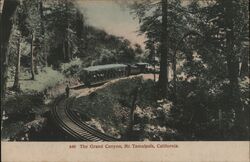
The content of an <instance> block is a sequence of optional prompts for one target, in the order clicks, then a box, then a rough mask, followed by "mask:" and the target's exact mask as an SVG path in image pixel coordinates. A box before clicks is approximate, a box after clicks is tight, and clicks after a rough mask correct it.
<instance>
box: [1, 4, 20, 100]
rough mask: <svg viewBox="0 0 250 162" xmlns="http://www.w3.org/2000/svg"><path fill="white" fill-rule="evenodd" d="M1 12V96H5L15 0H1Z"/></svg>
mask: <svg viewBox="0 0 250 162" xmlns="http://www.w3.org/2000/svg"><path fill="white" fill-rule="evenodd" d="M1 5H2V13H1V22H0V35H1V36H0V47H1V49H0V50H1V51H0V52H1V57H0V58H1V98H4V97H5V93H6V83H7V79H8V76H7V70H8V51H7V47H8V41H9V37H10V32H11V28H12V21H11V17H12V15H13V13H14V12H15V10H16V7H17V5H18V1H17V0H13V1H3V0H1Z"/></svg>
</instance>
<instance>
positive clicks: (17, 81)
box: [13, 38, 21, 91]
mask: <svg viewBox="0 0 250 162" xmlns="http://www.w3.org/2000/svg"><path fill="white" fill-rule="evenodd" d="M20 44H21V42H20V38H19V40H18V45H17V62H16V73H15V80H14V84H13V89H14V90H16V91H20V83H19V75H20V60H21V52H20Z"/></svg>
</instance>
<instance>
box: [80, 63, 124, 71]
mask: <svg viewBox="0 0 250 162" xmlns="http://www.w3.org/2000/svg"><path fill="white" fill-rule="evenodd" d="M124 67H127V65H124V64H107V65H97V66H90V67H87V68H84V70H86V71H100V70H108V69H119V68H124Z"/></svg>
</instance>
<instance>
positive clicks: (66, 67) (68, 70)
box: [60, 58, 82, 76]
mask: <svg viewBox="0 0 250 162" xmlns="http://www.w3.org/2000/svg"><path fill="white" fill-rule="evenodd" d="M81 68H82V60H81V59H79V58H76V59H74V60H72V61H71V62H69V63H62V64H61V65H60V71H61V72H62V73H63V74H64V75H66V76H74V75H75V74H76V73H77V72H79V69H81Z"/></svg>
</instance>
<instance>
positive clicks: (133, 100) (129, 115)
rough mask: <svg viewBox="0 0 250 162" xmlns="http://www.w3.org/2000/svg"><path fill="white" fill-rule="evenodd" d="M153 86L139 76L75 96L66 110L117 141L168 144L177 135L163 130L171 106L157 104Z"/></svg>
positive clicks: (113, 82) (172, 131) (152, 83)
mask: <svg viewBox="0 0 250 162" xmlns="http://www.w3.org/2000/svg"><path fill="white" fill-rule="evenodd" d="M154 89H155V84H154V82H153V81H152V80H149V79H146V80H145V79H143V78H142V77H140V76H134V77H128V78H123V79H118V80H115V81H112V82H108V83H106V84H104V85H103V86H101V87H98V88H94V89H93V88H92V89H88V90H86V89H85V90H83V91H82V93H79V91H78V92H77V93H78V94H77V95H76V98H75V100H74V102H73V103H72V104H71V106H70V109H71V111H73V112H74V113H76V114H78V117H79V120H81V121H82V122H84V123H86V124H88V125H89V126H91V127H93V128H94V129H97V130H99V131H100V132H102V133H105V134H107V135H110V136H113V137H115V138H119V139H121V140H136V141H138V140H140V141H144V140H151V141H152V140H171V139H174V138H175V136H177V134H178V133H177V131H176V130H174V129H171V128H169V127H167V126H166V122H167V120H168V118H169V116H168V115H169V112H170V109H171V107H172V103H171V102H170V101H167V100H162V101H157V99H156V91H155V90H154Z"/></svg>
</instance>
